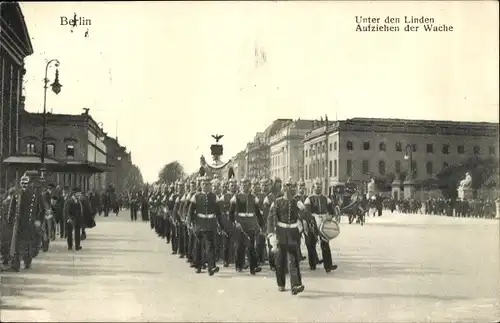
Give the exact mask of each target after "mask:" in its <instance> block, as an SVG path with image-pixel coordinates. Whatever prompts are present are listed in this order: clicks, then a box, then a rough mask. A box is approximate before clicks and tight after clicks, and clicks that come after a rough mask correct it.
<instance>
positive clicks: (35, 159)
mask: <svg viewBox="0 0 500 323" xmlns="http://www.w3.org/2000/svg"><path fill="white" fill-rule="evenodd" d="M3 163H4V164H6V165H8V166H17V167H23V168H30V169H34V170H36V169H40V166H41V159H40V157H39V156H36V155H26V156H23V155H18V156H9V157H7V158H5V159H4V160H3ZM45 168H46V169H47V171H49V172H61V171H63V168H64V163H63V162H61V161H59V160H56V159H54V158H50V157H46V158H45Z"/></svg>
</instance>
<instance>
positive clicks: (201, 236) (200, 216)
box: [187, 176, 222, 276]
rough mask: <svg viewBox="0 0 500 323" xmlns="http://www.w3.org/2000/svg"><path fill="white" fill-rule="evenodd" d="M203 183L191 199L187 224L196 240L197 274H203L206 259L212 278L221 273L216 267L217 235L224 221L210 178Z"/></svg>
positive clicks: (202, 181)
mask: <svg viewBox="0 0 500 323" xmlns="http://www.w3.org/2000/svg"><path fill="white" fill-rule="evenodd" d="M201 183H202V186H201V191H198V192H196V193H195V194H192V195H191V197H190V200H189V201H190V204H189V208H188V215H187V222H188V225H189V226H190V227H191V228H192V229H191V230H192V234H193V235H194V237H195V239H196V240H195V247H194V257H193V264H194V267H195V269H196V273H201V270H202V268H203V265H204V264H205V259H206V260H207V262H208V274H209V275H210V276H212V275H214V274H215V273H216V272H218V271H219V267H217V266H216V265H215V235H216V234H217V230H218V229H217V225H219V226H222V221H221V214H220V209H219V204H218V203H217V196H216V195H215V194H214V193H212V192H211V180H210V178H208V177H207V176H205V177H203V178H201ZM204 256H205V257H204Z"/></svg>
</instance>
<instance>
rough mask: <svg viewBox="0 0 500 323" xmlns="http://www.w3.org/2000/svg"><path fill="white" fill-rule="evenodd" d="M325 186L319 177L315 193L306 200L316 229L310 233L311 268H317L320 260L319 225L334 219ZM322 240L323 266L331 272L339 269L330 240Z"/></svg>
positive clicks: (308, 245) (315, 184) (308, 244)
mask: <svg viewBox="0 0 500 323" xmlns="http://www.w3.org/2000/svg"><path fill="white" fill-rule="evenodd" d="M322 192H323V186H322V183H321V180H319V179H317V180H316V181H315V183H314V194H312V195H310V196H309V197H307V198H306V200H305V201H304V205H305V207H306V211H307V214H310V215H312V219H311V221H312V223H313V228H314V230H312V231H311V233H310V234H308V237H307V239H308V243H307V244H306V245H307V252H308V254H309V268H311V270H315V269H316V264H317V262H318V254H317V252H316V244H317V241H318V237H319V231H318V230H319V229H318V228H319V226H320V224H321V223H322V222H323V221H325V220H326V221H329V220H332V218H333V215H334V208H333V203H332V201H331V200H330V198H328V197H327V196H325V195H323V193H322ZM319 240H320V246H321V253H322V256H323V266H324V268H325V271H326V272H327V273H329V272H330V271H332V270H335V269H337V265H334V264H333V260H332V252H331V250H330V245H329V243H328V241H325V240H323V239H319Z"/></svg>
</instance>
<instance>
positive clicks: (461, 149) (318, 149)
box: [305, 140, 496, 157]
mask: <svg viewBox="0 0 500 323" xmlns="http://www.w3.org/2000/svg"><path fill="white" fill-rule="evenodd" d="M408 147H411V149H412V151H413V152H417V150H418V149H417V145H416V144H411V145H409V146H408ZM450 147H451V146H450V145H449V144H443V145H442V146H441V153H443V154H444V155H448V154H450ZM329 148H330V151H332V149H333V151H336V150H337V142H336V141H335V142H333V145H332V143H330V147H329ZM361 148H362V150H367V151H368V150H370V149H371V143H370V141H364V142H363V143H362V145H361ZM346 149H347V150H348V151H353V150H354V143H353V142H352V141H350V140H348V141H346ZM378 149H379V151H387V144H386V143H385V142H380V143H379V145H378ZM472 149H473V153H474V155H480V154H481V147H480V146H478V145H474V146H473V147H472ZM394 150H395V151H398V152H402V151H403V143H402V142H400V141H397V142H396V143H395V144H394ZM425 151H426V153H427V154H434V152H435V148H434V144H426V150H425ZM456 151H457V154H460V155H463V154H465V146H464V145H458V146H457V147H456ZM324 152H326V146H325V144H324V143H317V144H315V145H313V146H310V147H309V149H306V150H305V157H309V156H315V155H316V154H318V153H324ZM488 153H489V154H490V155H491V156H494V155H495V154H496V147H495V146H489V147H488Z"/></svg>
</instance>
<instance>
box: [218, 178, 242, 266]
mask: <svg viewBox="0 0 500 323" xmlns="http://www.w3.org/2000/svg"><path fill="white" fill-rule="evenodd" d="M230 183H231V184H230ZM237 190H238V186H237V185H236V180H234V179H231V180H230V181H228V182H226V183H225V185H224V186H223V191H222V194H221V195H220V196H219V205H220V210H221V213H222V225H223V230H224V235H223V238H222V261H223V262H224V267H229V264H230V263H232V262H233V261H234V249H235V242H234V237H233V233H234V228H233V223H232V222H231V219H230V217H229V209H230V205H231V203H230V202H231V198H232V197H233V196H234V195H235V194H236V193H237Z"/></svg>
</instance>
